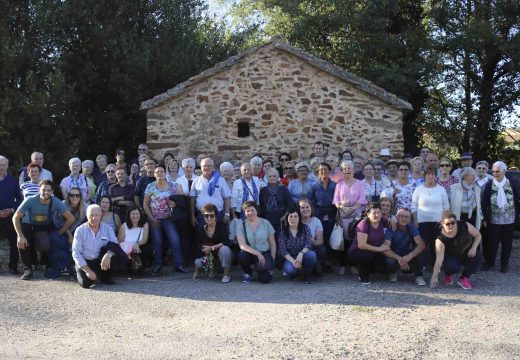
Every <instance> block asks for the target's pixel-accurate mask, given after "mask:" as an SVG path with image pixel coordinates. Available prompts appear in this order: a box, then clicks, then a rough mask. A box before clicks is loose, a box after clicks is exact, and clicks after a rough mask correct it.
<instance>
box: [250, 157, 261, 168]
mask: <svg viewBox="0 0 520 360" xmlns="http://www.w3.org/2000/svg"><path fill="white" fill-rule="evenodd" d="M262 163H263V161H262V158H260V157H259V156H253V157H252V158H251V160H249V165H251V166H253V164H260V165H262Z"/></svg>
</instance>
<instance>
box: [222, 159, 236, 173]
mask: <svg viewBox="0 0 520 360" xmlns="http://www.w3.org/2000/svg"><path fill="white" fill-rule="evenodd" d="M219 169H220V172H223V171H224V170H226V169H227V170H231V171H233V164H231V163H230V162H229V161H224V162H223V163H222V164H220V167H219Z"/></svg>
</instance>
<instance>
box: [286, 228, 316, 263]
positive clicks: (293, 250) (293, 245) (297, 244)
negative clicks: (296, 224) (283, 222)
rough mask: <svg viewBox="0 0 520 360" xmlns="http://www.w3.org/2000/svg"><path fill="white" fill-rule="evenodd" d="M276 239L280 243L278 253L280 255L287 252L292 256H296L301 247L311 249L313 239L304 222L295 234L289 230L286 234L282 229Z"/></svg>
mask: <svg viewBox="0 0 520 360" xmlns="http://www.w3.org/2000/svg"><path fill="white" fill-rule="evenodd" d="M278 241H279V243H280V253H281V254H282V256H285V255H287V254H289V255H291V256H292V257H293V258H296V256H298V253H299V252H300V251H302V250H303V248H307V249H309V250H310V249H312V241H313V240H312V235H311V230H310V229H309V226H307V225H305V224H304V225H303V231H302V232H301V233H298V234H296V236H294V235H293V234H292V233H291V232H290V231H288V234H286V233H285V231H284V230H282V231H281V232H280V235H279V237H278Z"/></svg>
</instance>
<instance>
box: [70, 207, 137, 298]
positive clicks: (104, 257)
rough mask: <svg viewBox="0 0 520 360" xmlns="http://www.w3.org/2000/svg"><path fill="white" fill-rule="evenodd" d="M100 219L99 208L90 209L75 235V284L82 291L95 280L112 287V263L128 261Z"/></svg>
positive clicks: (113, 236) (110, 230)
mask: <svg viewBox="0 0 520 360" xmlns="http://www.w3.org/2000/svg"><path fill="white" fill-rule="evenodd" d="M102 216H103V215H102V211H101V208H100V207H99V205H89V206H88V208H87V222H86V223H85V224H82V225H80V226H79V227H78V228H77V229H76V231H75V233H74V240H73V242H72V258H73V259H74V262H75V263H76V269H77V277H78V283H79V284H80V285H81V287H83V288H85V289H88V288H89V287H90V286H92V284H94V282H95V281H96V280H97V279H99V280H101V282H103V283H105V284H107V285H113V284H114V281H113V280H112V270H111V269H112V267H113V265H114V261H120V262H125V261H128V257H127V256H126V254H125V253H124V252H123V250H122V249H121V247H120V246H119V243H118V241H117V238H116V235H115V234H114V231H113V230H112V228H111V227H110V226H108V225H107V224H105V223H102V222H101V217H102Z"/></svg>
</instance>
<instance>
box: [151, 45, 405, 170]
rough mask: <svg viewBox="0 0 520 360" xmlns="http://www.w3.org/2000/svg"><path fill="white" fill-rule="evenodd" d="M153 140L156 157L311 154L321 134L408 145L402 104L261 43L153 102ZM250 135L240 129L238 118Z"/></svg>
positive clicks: (397, 147)
mask: <svg viewBox="0 0 520 360" xmlns="http://www.w3.org/2000/svg"><path fill="white" fill-rule="evenodd" d="M147 118H148V134H147V137H148V139H147V142H148V144H149V146H150V149H151V150H152V151H153V152H154V154H155V155H156V156H158V157H160V156H162V154H164V153H165V152H166V151H171V152H172V153H174V154H175V155H176V157H178V158H181V159H182V158H183V157H186V156H195V155H196V154H199V153H207V154H209V155H210V156H211V157H213V158H215V159H216V160H217V161H222V160H230V159H246V158H249V157H250V155H251V154H253V153H256V152H260V153H262V154H264V155H265V156H267V157H269V158H273V159H275V158H277V156H278V154H279V153H280V152H282V151H287V152H290V153H292V155H293V158H294V157H296V158H304V159H305V158H308V156H309V155H310V151H311V148H312V144H313V143H314V142H315V141H318V140H320V141H324V142H327V143H329V144H330V149H331V151H330V152H336V153H337V152H338V151H340V150H341V149H343V148H345V147H349V148H350V149H351V150H352V151H353V152H354V153H359V154H363V155H364V157H365V158H369V157H372V156H375V155H377V154H378V153H379V150H380V149H381V148H382V147H389V148H390V149H391V151H392V153H393V154H396V155H401V154H402V151H403V136H402V126H403V124H402V112H401V111H400V110H399V109H398V108H396V107H394V106H391V105H389V104H388V103H386V102H383V101H382V100H381V99H379V98H378V97H376V96H373V95H370V94H368V93H366V92H363V91H361V90H359V89H357V88H356V87H354V86H353V85H352V84H351V83H349V82H347V81H344V80H343V79H340V78H338V77H336V76H333V75H331V74H329V73H327V72H325V71H323V70H321V69H319V68H317V67H315V66H313V65H310V64H309V63H307V62H305V61H303V60H302V59H301V58H299V57H298V56H295V55H293V54H290V53H287V52H285V51H283V50H280V49H278V48H275V47H273V46H266V47H261V48H259V49H258V50H257V51H255V52H253V53H251V54H249V55H248V56H246V57H245V58H243V59H241V60H240V61H239V62H237V63H236V64H234V65H232V66H230V67H228V68H226V69H224V70H223V71H220V72H218V73H217V74H214V75H212V76H209V77H207V78H205V79H203V80H202V81H200V82H198V83H195V84H194V85H192V86H189V87H188V88H186V89H185V91H183V92H182V93H180V94H179V95H177V96H175V97H173V98H171V99H169V100H167V101H166V102H164V103H162V104H160V105H158V106H156V107H153V108H151V109H149V110H148V113H147ZM244 122H245V123H248V124H249V127H250V136H249V137H240V138H239V137H238V123H244Z"/></svg>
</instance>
